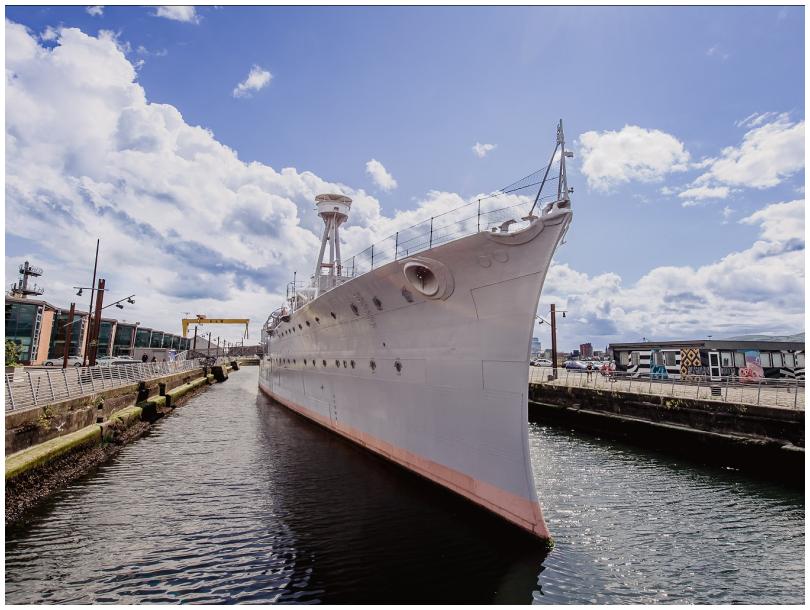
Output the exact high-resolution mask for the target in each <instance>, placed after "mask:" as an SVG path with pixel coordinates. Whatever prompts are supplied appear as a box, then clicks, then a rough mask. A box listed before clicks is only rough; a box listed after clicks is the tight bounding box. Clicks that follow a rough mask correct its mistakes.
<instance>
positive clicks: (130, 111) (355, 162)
mask: <svg viewBox="0 0 810 610" xmlns="http://www.w3.org/2000/svg"><path fill="white" fill-rule="evenodd" d="M5 35H6V45H5V48H6V216H5V219H6V230H5V240H6V284H7V285H8V284H11V283H12V282H13V281H15V280H16V268H17V266H18V265H19V264H20V263H21V262H22V261H23V260H29V261H31V263H32V264H34V265H37V266H40V267H43V268H44V270H45V274H44V276H43V277H42V278H41V281H40V283H41V284H42V285H43V286H44V287H45V289H46V293H45V295H43V298H46V299H47V300H48V301H49V302H51V303H53V304H55V305H59V306H66V305H67V304H68V303H69V302H70V301H71V299H72V298H73V295H74V291H73V290H72V289H71V286H76V285H82V286H87V285H89V283H90V279H91V275H92V264H93V254H94V248H95V242H96V239H97V238H100V239H101V248H100V258H99V276H100V277H104V278H105V279H106V280H107V286H108V287H109V289H110V297H112V296H115V297H116V298H120V297H124V296H127V295H128V294H131V293H135V294H136V304H135V305H134V306H129V307H128V308H127V309H125V310H124V311H123V312H120V313H119V317H120V318H125V319H128V320H139V321H141V323H142V324H144V325H146V326H150V327H155V328H161V329H164V330H167V331H174V332H179V325H180V322H179V321H180V318H181V317H183V316H184V315H187V313H190V314H192V315H193V314H197V313H204V314H207V315H208V316H209V317H249V318H251V336H252V338H254V339H257V338H258V336H259V328H260V325H261V323H262V322H263V321H264V319H265V318H266V317H267V314H268V313H269V312H270V311H271V310H272V309H275V308H276V307H277V306H278V305H280V304H281V300H282V298H283V296H284V289H285V284H286V283H287V282H288V281H289V280H290V279H291V276H292V272H293V271H298V273H299V277H300V276H301V275H304V276H308V275H309V273H311V271H310V268H311V267H312V266H313V265H314V261H315V258H316V256H317V248H318V246H319V242H320V239H319V238H320V226H321V223H320V220H319V219H318V218H317V217H316V215H315V213H314V211H313V210H314V206H313V200H314V197H315V195H317V194H319V193H321V192H330V191H339V192H343V193H345V194H347V195H349V196H350V197H352V198H353V200H354V204H353V206H352V217H351V218H350V220H349V224H348V225H347V227H346V230H345V231H344V234H343V239H344V245H343V247H342V251H343V253H344V256H345V255H346V254H351V253H353V252H357V251H360V250H362V249H364V248H365V247H367V246H368V245H370V244H371V243H372V242H373V241H374V240H375V239H379V238H382V237H385V236H387V235H388V234H390V233H391V232H393V230H396V229H397V228H399V227H404V226H408V225H409V224H412V223H413V222H418V221H420V220H423V219H426V218H429V217H430V216H431V214H434V213H437V212H439V211H441V210H444V209H449V208H452V207H455V206H457V205H460V204H461V203H463V202H465V201H468V200H470V199H472V198H474V197H475V196H476V195H479V194H481V193H487V192H490V191H492V190H494V189H497V188H500V187H502V186H504V185H506V184H509V183H511V182H513V181H514V180H516V179H518V178H520V177H522V176H524V175H526V174H529V173H531V172H532V171H535V170H536V169H538V168H540V167H541V166H543V165H545V164H546V163H547V162H548V157H549V155H550V154H551V150H552V149H553V146H554V141H555V129H556V123H557V121H558V120H559V119H561V118H562V119H563V121H564V125H565V130H566V139H567V144H568V147H569V148H570V149H571V150H572V151H573V152H574V158H573V159H572V160H571V161H570V163H569V166H568V167H569V178H568V180H569V185H570V186H573V187H574V194H573V195H572V202H573V209H574V221H573V224H572V226H571V229H570V230H569V233H568V236H567V241H566V243H565V244H564V245H563V246H562V247H561V248H560V249H559V250H558V252H557V254H556V256H555V258H554V262H553V264H552V266H551V268H550V269H549V273H548V276H547V279H546V284H545V287H544V289H543V293H542V296H541V301H540V302H541V305H540V309H539V310H538V311H539V313H540V315H543V316H545V312H547V311H548V305H549V304H550V303H555V304H556V305H557V308H558V309H564V310H565V311H566V312H567V313H566V318H565V319H562V320H560V323H559V325H558V338H559V343H560V346H561V347H562V348H563V349H570V348H574V347H578V345H579V344H580V343H584V342H591V343H592V344H593V345H594V347H595V348H596V349H600V348H602V347H604V346H605V345H607V344H608V343H610V342H614V341H638V340H641V339H642V337H644V338H646V339H649V340H656V339H660V340H665V339H691V338H701V337H706V336H708V335H712V336H713V337H715V338H718V337H723V336H733V335H739V334H746V333H765V334H786V333H794V332H800V331H803V330H804V257H805V253H804V249H805V240H804V86H805V83H804V73H805V68H804V9H803V7H778V6H777V7H579V8H577V7H570V8H560V7H507V8H494V7H418V8H406V7H212V6H205V7H196V8H195V7H183V6H173V7H158V6H151V7H149V6H143V7H124V6H88V7H84V6H74V7H67V6H65V7H11V6H9V7H6V30H5ZM79 306H80V307H81V306H84V307H85V308H86V307H87V304H86V303H79ZM206 330H211V331H212V332H213V333H214V336H217V335H219V336H221V337H223V338H225V339H228V340H231V341H232V340H236V339H238V338H239V334H240V333H239V330H238V328H237V327H234V328H228V327H211V328H209V329H206ZM535 335H536V336H538V337H540V339H541V341H542V342H543V344H544V347H548V346H549V345H550V340H549V336H548V330H547V326H546V325H541V326H538V327H537V330H536V332H535Z"/></svg>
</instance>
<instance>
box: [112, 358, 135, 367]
mask: <svg viewBox="0 0 810 610" xmlns="http://www.w3.org/2000/svg"><path fill="white" fill-rule="evenodd" d="M122 364H143V363H142V362H141V361H140V360H135V359H134V358H113V361H112V365H113V366H121V365H122Z"/></svg>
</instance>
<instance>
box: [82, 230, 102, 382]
mask: <svg viewBox="0 0 810 610" xmlns="http://www.w3.org/2000/svg"><path fill="white" fill-rule="evenodd" d="M100 243H101V239H96V260H95V262H94V263H93V281H92V282H90V308H89V309H88V310H87V334H86V335H85V336H84V350H82V366H85V365H86V364H87V351H88V350H89V349H90V332H91V331H92V330H93V328H92V325H91V324H90V318H91V317H92V315H93V296H94V295H95V293H96V291H95V287H96V269H97V268H98V246H99V244H100Z"/></svg>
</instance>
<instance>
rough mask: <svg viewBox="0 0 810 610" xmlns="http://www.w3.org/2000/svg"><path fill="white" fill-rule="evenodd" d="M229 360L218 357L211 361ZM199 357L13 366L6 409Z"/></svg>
mask: <svg viewBox="0 0 810 610" xmlns="http://www.w3.org/2000/svg"><path fill="white" fill-rule="evenodd" d="M230 360H231V359H230V358H227V357H219V358H215V359H213V362H214V363H215V364H224V363H227V362H229V361H230ZM202 366H203V364H202V362H201V360H200V359H191V360H185V359H183V360H176V361H174V362H145V363H138V364H122V365H112V366H92V367H90V366H87V367H70V368H66V369H61V368H57V369H52V368H43V369H29V368H23V367H17V368H16V369H15V371H14V372H13V373H6V390H5V393H6V411H19V410H21V409H28V408H32V407H40V406H43V405H47V404H52V403H54V402H58V401H60V400H67V399H69V398H79V397H82V396H87V395H89V394H93V393H95V392H98V391H100V390H105V389H109V388H115V387H120V386H122V385H126V384H128V383H133V382H136V381H146V380H148V379H153V378H155V377H161V376H163V375H171V374H172V373H178V372H181V371H187V370H190V369H194V368H200V367H202Z"/></svg>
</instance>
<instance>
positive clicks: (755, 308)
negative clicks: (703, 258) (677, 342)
mask: <svg viewBox="0 0 810 610" xmlns="http://www.w3.org/2000/svg"><path fill="white" fill-rule="evenodd" d="M740 222H742V223H745V224H749V225H753V226H758V227H759V237H758V239H757V240H756V241H755V242H754V243H753V244H752V245H751V246H750V247H749V248H746V249H744V250H741V251H738V252H732V253H730V254H728V255H727V256H724V257H723V258H721V259H720V260H718V261H716V262H713V263H709V264H707V265H703V266H700V267H691V266H688V265H677V261H674V262H675V264H673V265H671V266H663V267H658V268H655V269H653V270H651V271H650V272H648V273H647V274H646V275H644V276H643V277H642V278H641V279H639V280H638V281H637V282H635V283H634V284H632V285H628V286H626V285H624V283H623V281H622V278H621V277H620V276H618V275H617V274H615V273H604V274H600V275H593V276H592V275H588V274H585V273H580V272H578V271H576V270H574V269H572V268H570V267H569V266H568V265H565V264H562V265H552V267H551V269H550V270H549V273H548V278H547V280H546V286H545V288H544V290H543V296H542V298H541V303H556V304H557V306H558V307H560V308H566V309H567V310H568V317H567V318H566V320H565V323H564V324H559V325H558V333H560V340H561V343H562V344H563V345H567V346H574V345H578V344H579V343H580V342H581V341H580V339H583V338H587V339H589V340H591V341H592V342H593V343H594V344H595V345H603V344H607V343H609V342H611V341H626V340H640V339H641V337H647V338H648V339H690V338H699V337H701V336H706V334H715V335H716V336H722V335H723V334H725V335H734V334H744V333H750V332H758V333H763V332H765V333H789V332H796V331H798V330H802V329H804V201H791V202H787V203H775V204H771V205H769V206H766V207H764V208H763V209H761V210H759V211H758V212H755V213H754V214H751V215H750V216H748V217H746V218H744V219H742V220H741V221H740ZM544 309H545V306H541V308H540V311H541V312H542V311H543V310H544Z"/></svg>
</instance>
